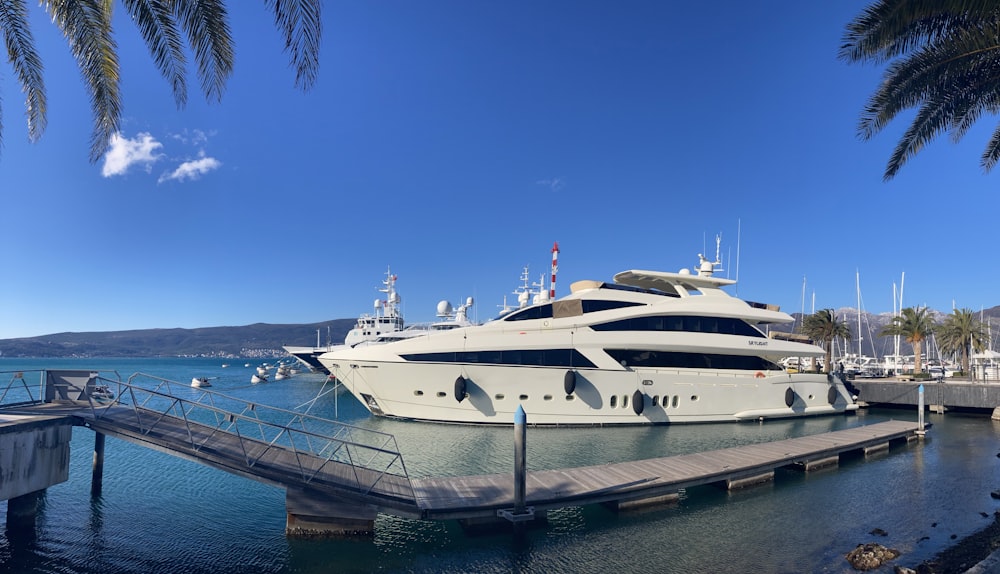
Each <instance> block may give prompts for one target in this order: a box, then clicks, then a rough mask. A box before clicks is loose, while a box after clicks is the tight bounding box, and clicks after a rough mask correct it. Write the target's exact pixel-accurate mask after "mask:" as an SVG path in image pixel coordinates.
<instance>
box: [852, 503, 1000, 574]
mask: <svg viewBox="0 0 1000 574" xmlns="http://www.w3.org/2000/svg"><path fill="white" fill-rule="evenodd" d="M874 533H876V532H875V531H873V534H874ZM877 533H879V534H881V533H882V532H881V531H878V532H877ZM883 535H884V534H883ZM997 550H1000V511H997V512H995V513H994V514H993V522H992V523H991V524H990V525H989V526H986V527H985V528H983V529H981V530H979V531H978V532H976V533H975V534H972V535H970V536H967V537H965V538H963V539H962V540H961V541H959V542H958V543H957V544H955V545H953V546H950V547H948V548H946V549H945V550H943V551H941V552H939V553H938V554H937V555H936V556H935V557H934V558H932V559H930V560H926V561H924V562H922V563H921V564H919V565H917V566H916V567H907V566H904V565H902V564H896V565H895V567H894V568H893V572H894V574H965V573H969V574H988V573H990V572H998V571H1000V552H998V553H997V556H996V558H995V560H994V559H993V557H991V554H993V553H994V552H996V551H997ZM898 556H899V552H898V551H896V550H893V549H891V548H886V547H884V546H881V545H880V544H875V543H869V544H863V545H859V546H858V547H857V548H855V549H854V550H853V551H851V552H850V553H849V554H848V555H847V560H848V562H850V563H851V565H852V566H853V567H854V569H855V570H862V571H863V570H871V569H874V568H878V567H880V566H882V565H884V564H887V563H891V562H892V561H894V560H895V559H896V558H897V557H898ZM988 558H989V559H990V560H987V559H988ZM984 561H987V563H985V564H980V563H983V562H984ZM977 565H979V566H978V567H977Z"/></svg>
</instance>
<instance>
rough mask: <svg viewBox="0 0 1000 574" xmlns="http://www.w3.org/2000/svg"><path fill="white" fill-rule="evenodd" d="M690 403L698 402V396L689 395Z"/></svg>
mask: <svg viewBox="0 0 1000 574" xmlns="http://www.w3.org/2000/svg"><path fill="white" fill-rule="evenodd" d="M691 402H692V403H694V402H698V395H691Z"/></svg>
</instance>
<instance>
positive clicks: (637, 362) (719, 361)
mask: <svg viewBox="0 0 1000 574" xmlns="http://www.w3.org/2000/svg"><path fill="white" fill-rule="evenodd" d="M604 352H606V353H607V354H608V355H611V357H612V358H614V359H615V360H616V361H618V362H619V363H621V364H623V365H628V366H629V367H659V368H681V369H739V370H747V371H767V370H780V369H781V367H779V366H777V365H776V364H775V363H773V362H771V361H768V360H767V359H765V358H763V357H756V356H753V355H714V354H709V353H680V352H674V351H646V350H642V349H605V350H604Z"/></svg>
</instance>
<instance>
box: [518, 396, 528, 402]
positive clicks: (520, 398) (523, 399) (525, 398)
mask: <svg viewBox="0 0 1000 574" xmlns="http://www.w3.org/2000/svg"><path fill="white" fill-rule="evenodd" d="M518 399H519V400H522V401H526V400H528V395H521V396H519V397H518Z"/></svg>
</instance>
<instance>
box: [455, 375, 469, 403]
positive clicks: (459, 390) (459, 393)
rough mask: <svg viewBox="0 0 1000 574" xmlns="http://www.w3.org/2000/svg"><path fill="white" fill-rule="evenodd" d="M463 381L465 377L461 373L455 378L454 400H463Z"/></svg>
mask: <svg viewBox="0 0 1000 574" xmlns="http://www.w3.org/2000/svg"><path fill="white" fill-rule="evenodd" d="M465 381H466V379H465V377H463V376H461V375H459V377H458V378H457V379H455V400H456V401H458V402H462V401H463V400H465Z"/></svg>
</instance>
